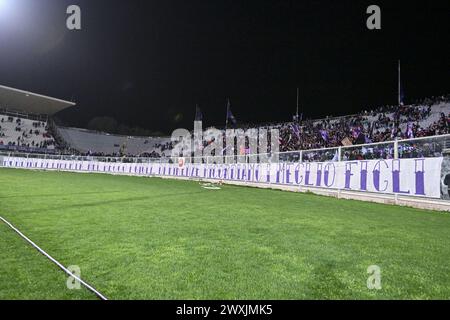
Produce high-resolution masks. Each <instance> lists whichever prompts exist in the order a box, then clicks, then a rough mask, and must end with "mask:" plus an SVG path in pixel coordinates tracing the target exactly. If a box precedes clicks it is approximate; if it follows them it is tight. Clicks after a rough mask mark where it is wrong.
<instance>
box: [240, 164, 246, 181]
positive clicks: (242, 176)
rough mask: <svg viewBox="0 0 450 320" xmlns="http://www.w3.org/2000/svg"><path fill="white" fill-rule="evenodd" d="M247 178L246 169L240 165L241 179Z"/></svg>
mask: <svg viewBox="0 0 450 320" xmlns="http://www.w3.org/2000/svg"><path fill="white" fill-rule="evenodd" d="M246 179H247V169H246V168H245V166H242V168H241V180H246Z"/></svg>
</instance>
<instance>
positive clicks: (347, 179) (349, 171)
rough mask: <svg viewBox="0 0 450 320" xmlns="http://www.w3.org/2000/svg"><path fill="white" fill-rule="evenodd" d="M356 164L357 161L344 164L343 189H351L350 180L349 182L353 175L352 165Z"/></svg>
mask: <svg viewBox="0 0 450 320" xmlns="http://www.w3.org/2000/svg"><path fill="white" fill-rule="evenodd" d="M357 164H358V162H347V163H346V164H345V189H351V187H350V182H351V177H352V176H353V173H352V166H353V165H357Z"/></svg>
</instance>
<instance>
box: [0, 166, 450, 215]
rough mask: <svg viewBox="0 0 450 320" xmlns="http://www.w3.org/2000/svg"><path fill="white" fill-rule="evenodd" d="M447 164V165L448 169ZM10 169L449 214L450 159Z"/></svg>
mask: <svg viewBox="0 0 450 320" xmlns="http://www.w3.org/2000/svg"><path fill="white" fill-rule="evenodd" d="M444 163H445V165H443V164H444ZM0 165H1V166H3V167H6V168H19V169H30V170H56V171H69V172H79V173H105V174H116V175H132V176H148V177H161V178H175V179H193V180H207V181H223V182H224V183H229V184H236V185H244V186H251V187H261V188H274V189H281V190H287V191H296V192H313V193H316V194H321V195H328V196H335V197H338V198H345V199H357V200H364V201H374V202H381V203H388V204H398V205H408V206H413V207H418V208H425V209H433V210H445V211H450V201H444V199H448V198H447V197H448V196H449V194H448V187H447V186H448V185H447V184H444V182H445V181H444V179H445V177H446V176H448V173H446V172H443V171H442V170H443V169H444V170H447V169H446V168H448V158H445V161H444V158H442V157H436V158H417V159H390V160H361V161H346V162H307V163H272V164H245V163H244V164H184V165H180V164H167V163H166V164H165V163H109V162H99V161H69V160H53V159H34V158H33V159H31V158H30V159H27V158H21V157H3V158H0Z"/></svg>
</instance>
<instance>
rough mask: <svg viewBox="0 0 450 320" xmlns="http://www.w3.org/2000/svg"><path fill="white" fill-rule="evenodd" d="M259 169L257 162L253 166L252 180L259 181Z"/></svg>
mask: <svg viewBox="0 0 450 320" xmlns="http://www.w3.org/2000/svg"><path fill="white" fill-rule="evenodd" d="M259 170H261V166H260V165H259V164H257V165H256V166H254V167H253V181H255V182H260V181H259Z"/></svg>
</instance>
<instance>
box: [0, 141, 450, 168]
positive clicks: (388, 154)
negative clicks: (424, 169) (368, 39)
mask: <svg viewBox="0 0 450 320" xmlns="http://www.w3.org/2000/svg"><path fill="white" fill-rule="evenodd" d="M0 156H8V157H24V158H30V159H53V160H69V161H99V162H111V163H178V161H179V159H180V157H163V158H147V157H146V158H143V157H108V156H102V157H94V156H77V155H52V154H37V153H24V152H19V151H9V150H1V149H0ZM441 156H450V134H446V135H439V136H430V137H421V138H414V139H405V140H394V141H388V142H377V143H370V144H361V145H351V146H341V147H334V148H322V149H311V150H299V151H288V152H277V153H270V154H267V153H266V154H247V155H220V156H202V157H189V156H185V157H182V158H183V160H184V162H185V163H206V164H213V163H265V162H275V161H276V162H329V161H350V160H371V159H402V158H431V157H441Z"/></svg>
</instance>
